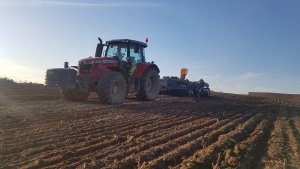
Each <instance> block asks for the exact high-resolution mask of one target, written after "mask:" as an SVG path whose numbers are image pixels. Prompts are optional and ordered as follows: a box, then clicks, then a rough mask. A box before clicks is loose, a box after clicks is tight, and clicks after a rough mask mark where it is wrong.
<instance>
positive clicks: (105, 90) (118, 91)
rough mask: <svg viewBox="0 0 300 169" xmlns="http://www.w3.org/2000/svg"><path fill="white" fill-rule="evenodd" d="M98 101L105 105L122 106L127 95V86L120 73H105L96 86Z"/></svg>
mask: <svg viewBox="0 0 300 169" xmlns="http://www.w3.org/2000/svg"><path fill="white" fill-rule="evenodd" d="M97 94H98V99H99V101H100V102H101V103H105V104H112V105H116V104H122V103H123V102H124V99H125V97H126V94H127V84H126V79H125V77H124V75H123V74H122V73H120V72H115V71H110V70H109V71H107V72H106V73H105V74H104V75H103V77H102V78H101V79H100V80H99V82H98V86H97Z"/></svg>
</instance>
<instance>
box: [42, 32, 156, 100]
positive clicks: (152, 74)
mask: <svg viewBox="0 0 300 169" xmlns="http://www.w3.org/2000/svg"><path fill="white" fill-rule="evenodd" d="M98 39H99V41H100V43H99V44H98V45H97V48H96V54H95V57H89V58H84V59H81V60H79V63H78V66H73V67H69V66H68V63H65V67H64V68H55V69H48V70H47V72H46V85H48V86H59V87H60V88H61V91H62V95H63V97H64V98H65V99H67V100H73V101H82V100H85V99H87V97H88V95H89V93H90V92H96V93H97V95H98V99H99V101H100V102H101V103H105V104H122V103H123V101H124V99H125V97H126V95H127V94H128V93H129V92H135V93H136V96H137V97H138V98H139V99H141V100H154V99H155V98H156V97H157V95H158V93H159V90H160V77H159V68H158V66H157V65H156V64H154V62H151V63H149V62H146V60H145V50H144V49H145V48H146V47H147V44H146V43H147V41H148V39H146V43H143V42H139V41H135V40H130V39H117V40H110V41H107V42H106V43H105V44H103V43H102V40H101V39H100V38H98ZM104 48H105V49H106V50H104V52H103V49H104ZM102 53H103V55H102Z"/></svg>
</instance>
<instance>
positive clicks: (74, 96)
mask: <svg viewBox="0 0 300 169" xmlns="http://www.w3.org/2000/svg"><path fill="white" fill-rule="evenodd" d="M61 94H62V96H63V98H64V99H66V100H71V101H84V100H86V99H87V97H88V95H89V94H88V93H87V92H82V91H79V90H78V89H72V90H64V89H62V90H61Z"/></svg>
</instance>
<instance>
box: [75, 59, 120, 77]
mask: <svg viewBox="0 0 300 169" xmlns="http://www.w3.org/2000/svg"><path fill="white" fill-rule="evenodd" d="M118 64H119V61H118V59H116V58H108V57H97V58H96V57H94V58H93V57H89V58H85V59H81V60H80V61H79V63H78V71H79V74H90V73H93V70H98V71H99V70H104V69H106V68H108V67H117V66H118Z"/></svg>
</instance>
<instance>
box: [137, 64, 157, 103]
mask: <svg viewBox="0 0 300 169" xmlns="http://www.w3.org/2000/svg"><path fill="white" fill-rule="evenodd" d="M140 85H141V86H140V91H139V97H140V98H141V99H142V100H155V99H156V97H157V95H158V93H159V90H160V79H159V75H158V71H157V70H156V69H155V68H152V67H150V68H148V69H147V70H146V71H145V72H144V74H143V76H142V78H141V82H140Z"/></svg>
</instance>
